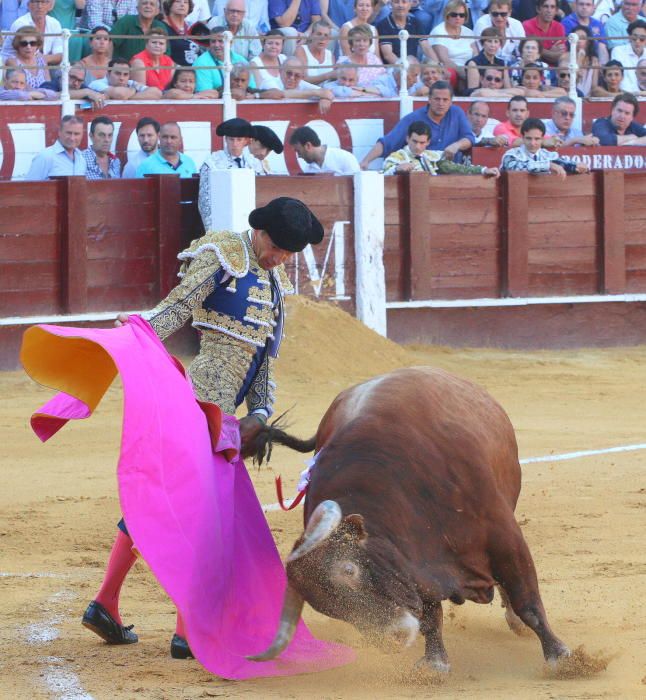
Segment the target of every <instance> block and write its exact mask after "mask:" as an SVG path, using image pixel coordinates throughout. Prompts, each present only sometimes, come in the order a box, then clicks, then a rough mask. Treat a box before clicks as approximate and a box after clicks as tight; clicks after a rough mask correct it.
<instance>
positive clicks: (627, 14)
mask: <svg viewBox="0 0 646 700" xmlns="http://www.w3.org/2000/svg"><path fill="white" fill-rule="evenodd" d="M642 7H643V1H642V0H623V1H622V3H621V7H620V8H619V11H618V12H617V13H616V14H614V15H613V16H612V17H610V19H609V20H608V21H607V22H606V27H605V29H606V36H607V37H625V38H623V39H622V38H619V39H608V48H609V49H610V50H611V51H612V49H614V48H616V47H617V46H621V45H622V44H627V43H628V34H629V31H628V26H629V25H630V24H632V23H633V22H634V21H635V20H637V19H644V17H643V14H644V13H643V12H642ZM613 58H614V56H613Z"/></svg>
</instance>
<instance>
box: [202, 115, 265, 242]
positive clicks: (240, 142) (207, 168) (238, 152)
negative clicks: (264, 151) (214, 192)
mask: <svg viewBox="0 0 646 700" xmlns="http://www.w3.org/2000/svg"><path fill="white" fill-rule="evenodd" d="M215 133H216V134H217V135H218V136H222V137H223V139H224V148H223V149H222V150H220V151H214V152H213V153H211V155H210V156H209V157H208V158H207V159H206V160H205V161H204V163H203V164H202V167H201V168H200V190H199V196H198V200H197V208H198V209H199V212H200V215H201V217H202V221H203V222H204V230H205V231H208V230H209V229H210V228H211V177H210V173H211V170H232V169H234V168H249V169H251V170H253V169H254V163H253V162H252V159H251V158H249V151H248V150H247V152H246V153H245V150H246V147H247V145H248V144H249V140H250V139H251V136H252V126H251V124H250V123H249V122H248V121H247V120H246V119H240V117H234V118H233V119H227V120H226V121H224V122H222V123H221V124H218V126H217V128H216V130H215Z"/></svg>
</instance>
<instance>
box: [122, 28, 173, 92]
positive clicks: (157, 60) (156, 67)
mask: <svg viewBox="0 0 646 700" xmlns="http://www.w3.org/2000/svg"><path fill="white" fill-rule="evenodd" d="M146 37H147V38H148V39H147V41H146V48H145V49H144V50H143V51H141V52H139V53H137V54H135V55H134V56H133V57H132V59H131V61H130V67H131V68H132V71H131V77H132V79H133V80H135V81H137V82H138V83H142V84H144V85H147V86H148V87H156V88H159V89H160V90H162V91H163V90H165V89H166V88H167V87H168V84H169V83H170V81H171V80H172V78H173V73H174V72H175V64H174V63H173V59H172V58H171V57H170V56H167V55H166V45H167V43H168V34H167V33H166V31H165V30H164V29H162V28H161V27H153V28H152V29H150V30H149V31H148V32H147V33H146Z"/></svg>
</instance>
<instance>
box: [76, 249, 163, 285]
mask: <svg viewBox="0 0 646 700" xmlns="http://www.w3.org/2000/svg"><path fill="white" fill-rule="evenodd" d="M156 267H157V261H156V260H155V258H154V257H152V256H150V255H149V256H148V257H145V258H134V259H133V258H123V259H114V258H100V259H98V260H89V261H88V266H87V272H88V289H95V288H96V287H103V286H110V285H111V284H112V285H115V286H117V287H119V286H122V285H129V284H133V283H134V282H136V283H137V284H143V285H146V284H153V283H156V281H157V273H156Z"/></svg>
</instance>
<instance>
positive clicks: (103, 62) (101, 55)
mask: <svg viewBox="0 0 646 700" xmlns="http://www.w3.org/2000/svg"><path fill="white" fill-rule="evenodd" d="M90 49H91V50H92V51H91V53H90V54H88V55H87V56H85V57H84V58H82V59H81V63H82V64H83V65H84V66H85V70H86V71H87V73H88V77H89V82H92V80H103V78H105V77H106V76H107V75H108V64H109V63H110V59H111V58H112V38H111V37H110V32H109V31H108V29H107V28H106V27H103V26H99V27H95V28H94V29H93V30H92V33H91V34H90Z"/></svg>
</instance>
